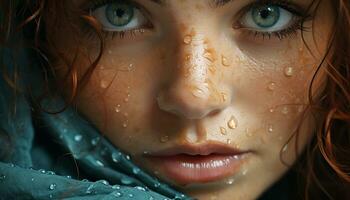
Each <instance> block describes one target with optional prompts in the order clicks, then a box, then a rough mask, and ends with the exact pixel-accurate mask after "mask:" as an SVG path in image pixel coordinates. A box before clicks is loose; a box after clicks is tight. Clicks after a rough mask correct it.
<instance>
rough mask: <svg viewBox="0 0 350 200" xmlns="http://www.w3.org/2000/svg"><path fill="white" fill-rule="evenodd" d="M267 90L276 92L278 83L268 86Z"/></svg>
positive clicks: (271, 83)
mask: <svg viewBox="0 0 350 200" xmlns="http://www.w3.org/2000/svg"><path fill="white" fill-rule="evenodd" d="M267 89H268V90H270V91H274V90H275V89H276V83H275V82H270V83H269V84H268V86H267Z"/></svg>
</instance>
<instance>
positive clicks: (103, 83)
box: [100, 80, 108, 89]
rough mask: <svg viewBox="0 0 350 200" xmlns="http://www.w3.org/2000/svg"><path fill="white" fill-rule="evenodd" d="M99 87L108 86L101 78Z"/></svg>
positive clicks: (104, 87)
mask: <svg viewBox="0 0 350 200" xmlns="http://www.w3.org/2000/svg"><path fill="white" fill-rule="evenodd" d="M100 87H101V88H103V89H106V88H107V87H108V83H107V81H105V80H101V82H100Z"/></svg>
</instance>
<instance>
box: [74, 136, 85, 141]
mask: <svg viewBox="0 0 350 200" xmlns="http://www.w3.org/2000/svg"><path fill="white" fill-rule="evenodd" d="M82 139H83V136H82V135H80V134H77V135H75V136H74V141H76V142H80V141H81V140H82Z"/></svg>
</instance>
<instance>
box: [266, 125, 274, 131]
mask: <svg viewBox="0 0 350 200" xmlns="http://www.w3.org/2000/svg"><path fill="white" fill-rule="evenodd" d="M267 131H268V132H269V133H272V132H273V125H272V124H268V125H267Z"/></svg>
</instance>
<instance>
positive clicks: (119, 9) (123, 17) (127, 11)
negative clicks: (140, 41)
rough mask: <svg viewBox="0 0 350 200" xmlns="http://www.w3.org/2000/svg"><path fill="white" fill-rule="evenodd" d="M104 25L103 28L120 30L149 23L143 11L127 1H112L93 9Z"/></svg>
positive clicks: (93, 12)
mask: <svg viewBox="0 0 350 200" xmlns="http://www.w3.org/2000/svg"><path fill="white" fill-rule="evenodd" d="M91 15H92V16H94V17H95V18H96V19H97V20H98V21H99V22H100V23H101V25H102V27H103V30H105V31H112V32H114V31H115V32H118V31H119V32H120V31H129V30H133V29H138V28H141V27H142V26H145V25H146V24H147V22H148V21H147V19H146V17H145V16H144V15H143V14H142V13H141V11H140V10H139V9H138V8H136V7H135V6H133V5H132V4H130V3H127V2H112V3H107V4H104V5H102V6H100V7H98V8H96V9H94V10H92V11H91Z"/></svg>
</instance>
